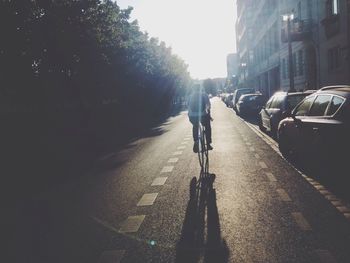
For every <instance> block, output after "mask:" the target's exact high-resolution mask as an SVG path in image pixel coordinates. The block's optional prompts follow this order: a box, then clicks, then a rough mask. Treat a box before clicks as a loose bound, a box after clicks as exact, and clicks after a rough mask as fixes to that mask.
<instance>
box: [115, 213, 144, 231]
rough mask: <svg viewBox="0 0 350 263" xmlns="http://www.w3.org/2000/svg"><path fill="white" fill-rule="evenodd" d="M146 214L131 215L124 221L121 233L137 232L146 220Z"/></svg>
mask: <svg viewBox="0 0 350 263" xmlns="http://www.w3.org/2000/svg"><path fill="white" fill-rule="evenodd" d="M145 217H146V216H145V215H139V216H129V217H128V218H127V219H126V220H125V221H124V223H123V224H122V227H121V228H120V230H119V232H120V233H135V232H137V231H138V230H139V228H140V226H141V224H142V222H143V220H145Z"/></svg>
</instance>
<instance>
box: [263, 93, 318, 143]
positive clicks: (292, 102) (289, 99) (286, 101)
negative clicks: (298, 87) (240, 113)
mask: <svg viewBox="0 0 350 263" xmlns="http://www.w3.org/2000/svg"><path fill="white" fill-rule="evenodd" d="M313 92H315V90H308V91H305V92H292V93H291V92H276V93H275V94H274V95H273V96H272V97H271V98H270V99H269V100H268V101H267V102H266V105H265V106H264V107H263V109H262V110H261V111H260V114H259V115H260V116H259V128H260V130H262V131H264V132H265V131H268V132H271V134H272V136H275V137H276V135H277V128H278V124H279V123H280V121H281V120H282V119H284V118H285V117H286V116H288V115H290V113H291V111H292V110H293V109H294V107H295V106H296V105H298V104H299V102H301V101H302V100H303V99H304V98H305V97H306V96H308V95H310V94H312V93H313Z"/></svg>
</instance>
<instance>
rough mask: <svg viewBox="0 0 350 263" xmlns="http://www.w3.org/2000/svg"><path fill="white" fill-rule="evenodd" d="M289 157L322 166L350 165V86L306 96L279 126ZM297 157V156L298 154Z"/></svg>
mask: <svg viewBox="0 0 350 263" xmlns="http://www.w3.org/2000/svg"><path fill="white" fill-rule="evenodd" d="M278 137H279V148H280V151H281V153H282V154H283V155H284V156H286V157H291V156H294V157H295V156H299V154H301V155H302V156H305V158H306V159H313V160H316V161H317V162H318V163H319V164H321V163H323V162H327V161H328V160H343V163H344V162H347V161H346V159H348V152H349V147H350V86H338V87H334V86H332V87H325V88H323V89H321V90H319V91H317V92H316V93H314V94H312V95H310V96H308V97H306V98H305V99H304V100H303V101H302V102H301V103H300V104H299V105H298V106H297V107H296V108H295V109H294V110H293V112H292V113H291V115H290V117H287V118H285V119H284V120H282V121H281V122H280V124H279V127H278ZM297 154H298V155H297Z"/></svg>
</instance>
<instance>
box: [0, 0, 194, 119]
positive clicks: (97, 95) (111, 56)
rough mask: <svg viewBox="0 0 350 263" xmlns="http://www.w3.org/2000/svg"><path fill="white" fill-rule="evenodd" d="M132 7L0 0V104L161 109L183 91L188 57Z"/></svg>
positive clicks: (106, 1) (94, 1) (84, 0)
mask: <svg viewBox="0 0 350 263" xmlns="http://www.w3.org/2000/svg"><path fill="white" fill-rule="evenodd" d="M131 12H132V8H128V9H125V10H122V9H120V8H119V6H118V5H117V3H116V2H114V1H111V0H103V1H101V0H74V1H72V0H1V3H0V29H1V33H2V40H1V41H0V83H1V88H0V101H1V102H2V105H3V107H5V106H4V105H7V106H8V107H11V106H12V107H15V105H16V106H20V105H22V106H23V107H24V108H31V109H33V108H34V110H38V111H40V110H62V109H67V108H68V109H73V108H74V109H77V108H79V109H92V108H95V107H98V106H99V105H106V104H111V103H112V104H115V105H118V108H119V109H122V108H123V107H134V108H135V109H137V113H138V114H149V115H152V114H157V113H159V112H164V110H166V109H167V108H169V105H170V104H171V101H172V99H173V97H174V96H179V95H182V94H184V93H185V92H186V91H185V89H186V87H187V86H188V84H189V81H190V77H189V74H188V71H187V65H185V63H184V61H183V60H181V59H180V58H178V57H177V56H175V55H174V54H172V52H171V49H170V48H169V47H166V45H165V44H164V43H163V42H159V41H158V40H157V39H155V38H150V37H149V36H148V35H147V33H143V32H141V31H140V28H139V26H138V24H137V21H133V22H131V21H130V13H131ZM1 110H2V111H4V110H6V109H4V108H3V109H1Z"/></svg>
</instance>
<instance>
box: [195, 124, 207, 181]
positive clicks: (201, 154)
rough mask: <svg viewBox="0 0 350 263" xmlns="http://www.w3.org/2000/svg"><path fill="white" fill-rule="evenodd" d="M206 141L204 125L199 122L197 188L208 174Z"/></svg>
mask: <svg viewBox="0 0 350 263" xmlns="http://www.w3.org/2000/svg"><path fill="white" fill-rule="evenodd" d="M207 146H208V143H207V140H206V132H205V127H204V125H203V124H202V123H201V122H200V121H199V123H198V160H199V165H200V167H201V172H200V176H199V180H198V182H197V183H198V187H199V186H200V184H201V183H202V181H203V179H204V178H206V177H207V175H208V174H209V151H208V147H207Z"/></svg>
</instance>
